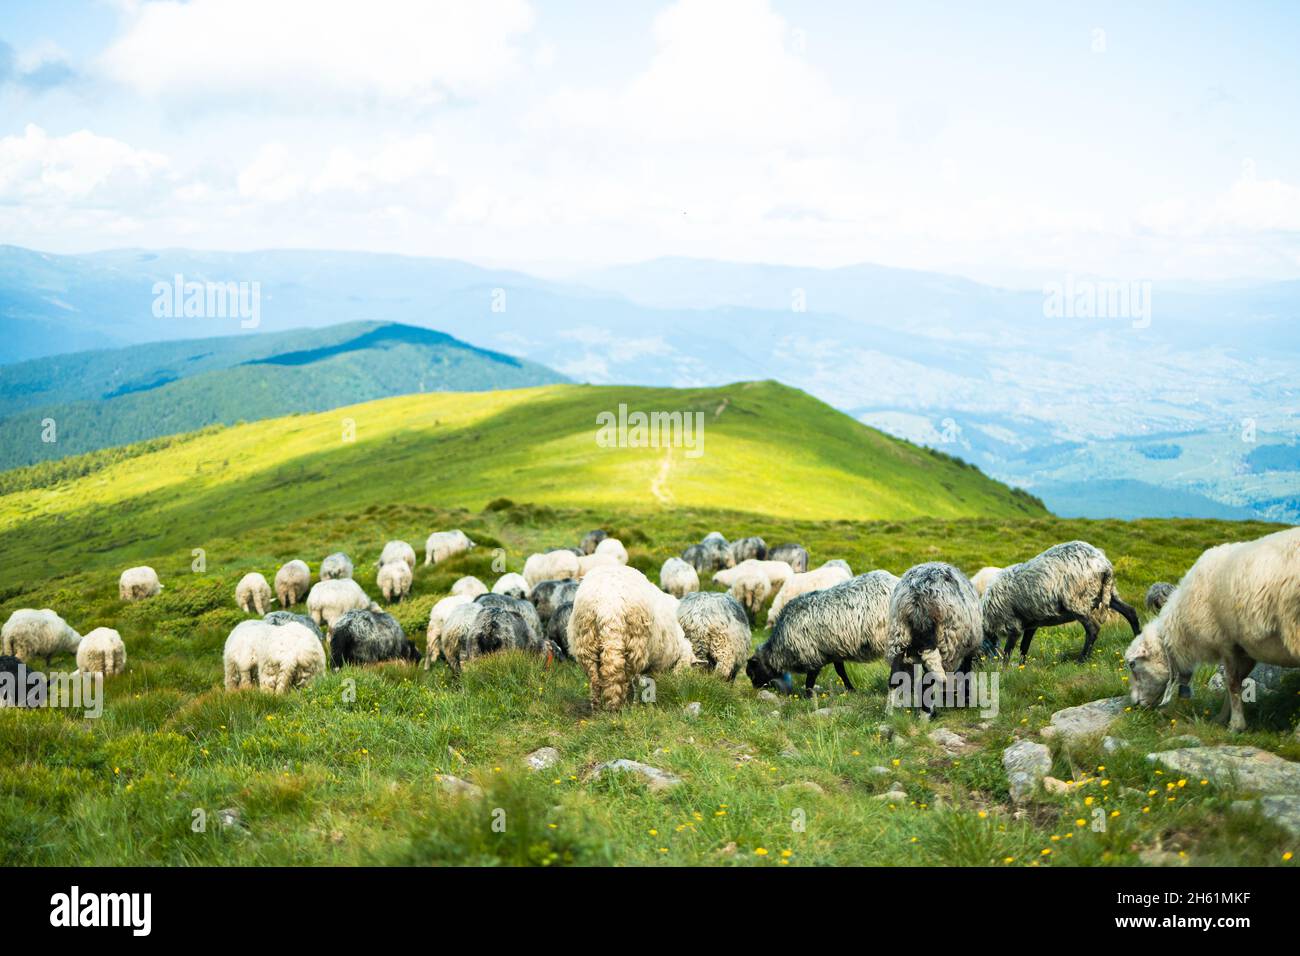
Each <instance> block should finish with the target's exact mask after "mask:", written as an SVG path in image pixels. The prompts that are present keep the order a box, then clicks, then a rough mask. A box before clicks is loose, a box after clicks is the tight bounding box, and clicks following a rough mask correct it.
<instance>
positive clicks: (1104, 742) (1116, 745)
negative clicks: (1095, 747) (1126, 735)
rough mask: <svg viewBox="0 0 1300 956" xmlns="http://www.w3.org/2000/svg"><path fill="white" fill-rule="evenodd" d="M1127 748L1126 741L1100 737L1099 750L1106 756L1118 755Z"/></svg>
mask: <svg viewBox="0 0 1300 956" xmlns="http://www.w3.org/2000/svg"><path fill="white" fill-rule="evenodd" d="M1127 748H1128V743H1127V741H1123V740H1120V739H1119V738H1118V737H1102V738H1101V749H1102V750H1104V751H1106V753H1108V754H1114V753H1119V752H1120V751H1121V750H1126V749H1127Z"/></svg>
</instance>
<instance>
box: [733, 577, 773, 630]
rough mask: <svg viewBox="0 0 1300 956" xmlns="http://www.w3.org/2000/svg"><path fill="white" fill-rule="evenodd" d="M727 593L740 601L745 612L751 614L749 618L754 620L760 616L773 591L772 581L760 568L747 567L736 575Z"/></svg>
mask: <svg viewBox="0 0 1300 956" xmlns="http://www.w3.org/2000/svg"><path fill="white" fill-rule="evenodd" d="M727 593H728V594H729V595H731V597H733V598H734V599H735V600H736V601H737V602H739V604H740V606H741V607H743V608H744V609H745V613H747V614H748V615H749V618H748V619H749V620H751V621H753V620H756V619H757V618H758V612H759V611H761V610H762V609H763V603H764V602H765V601H766V600H767V598H768V595H769V594H771V593H772V582H771V581H769V580H768V579H767V575H766V574H764V573H763V572H762V571H760V570H759V569H758V568H753V567H750V568H745V569H744V570H743V571H741V572H740V573H739V574H738V575H736V577H735V579H734V580H733V581H732V582H731V587H729V588H727Z"/></svg>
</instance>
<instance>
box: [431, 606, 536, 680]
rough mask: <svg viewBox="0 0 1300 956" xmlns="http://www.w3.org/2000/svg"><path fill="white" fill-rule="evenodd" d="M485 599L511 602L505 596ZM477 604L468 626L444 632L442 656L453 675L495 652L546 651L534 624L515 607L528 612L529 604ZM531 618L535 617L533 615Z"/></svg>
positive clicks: (534, 614)
mask: <svg viewBox="0 0 1300 956" xmlns="http://www.w3.org/2000/svg"><path fill="white" fill-rule="evenodd" d="M484 597H501V598H503V599H504V600H507V601H510V600H514V599H513V598H506V597H505V596H504V595H484ZM476 603H478V604H479V612H478V613H477V614H476V615H475V616H474V617H473V619H472V621H470V622H469V623H468V626H466V627H464V628H452V627H448V628H447V629H446V630H444V631H443V636H442V654H443V657H444V658H445V659H446V661H447V664H448V665H449V666H450V667H451V669H452V670H453V671H455V672H456V673H460V671H461V668H462V667H464V665H465V663H466V662H467V661H471V660H474V659H475V658H477V657H483V656H485V655H487V654H494V653H496V652H497V651H505V650H521V651H532V652H534V653H541V652H543V651H544V650H545V646H546V645H545V639H544V638H543V637H542V634H541V631H540V630H538V629H536V628H534V626H533V623H532V622H531V621H530V620H528V618H527V617H525V615H524V614H523V613H521V611H520V608H519V607H518V606H517V605H523V606H524V607H527V608H528V609H529V610H530V611H531V610H533V606H532V605H531V604H528V603H527V602H524V601H516V602H515V603H516V606H515V607H510V606H506V605H503V604H491V603H488V604H484V603H482V602H476ZM457 614H459V612H457ZM455 617H456V615H453V619H455ZM533 617H534V618H535V617H536V612H535V611H534V613H533ZM449 623H450V622H449Z"/></svg>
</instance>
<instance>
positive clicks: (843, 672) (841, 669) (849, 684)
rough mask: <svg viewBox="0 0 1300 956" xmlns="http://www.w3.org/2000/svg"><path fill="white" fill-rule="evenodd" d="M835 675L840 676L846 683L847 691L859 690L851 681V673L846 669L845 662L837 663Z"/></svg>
mask: <svg viewBox="0 0 1300 956" xmlns="http://www.w3.org/2000/svg"><path fill="white" fill-rule="evenodd" d="M835 673H837V674H839V675H840V680H841V681H843V682H844V689H845V690H847V691H850V692H851V691H855V690H857V688H856V687H854V686H853V682H852V681H851V680H849V672H848V671H846V670H845V669H844V662H843V661H836V662H835Z"/></svg>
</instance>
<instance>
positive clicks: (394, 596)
mask: <svg viewBox="0 0 1300 956" xmlns="http://www.w3.org/2000/svg"><path fill="white" fill-rule="evenodd" d="M375 585H376V586H377V587H378V588H379V593H380V594H382V595H383V596H384V600H385V601H388V602H389V603H392V602H393V601H401V600H402V598H404V597H406V596H407V595H409V594H410V593H411V566H410V565H409V564H407V563H406V562H405V561H403V560H401V559H400V558H399V559H398V560H396V561H389V562H388V563H387V564H385V565H383V566H382V567H380V569H379V574H378V575H376V577H375Z"/></svg>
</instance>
